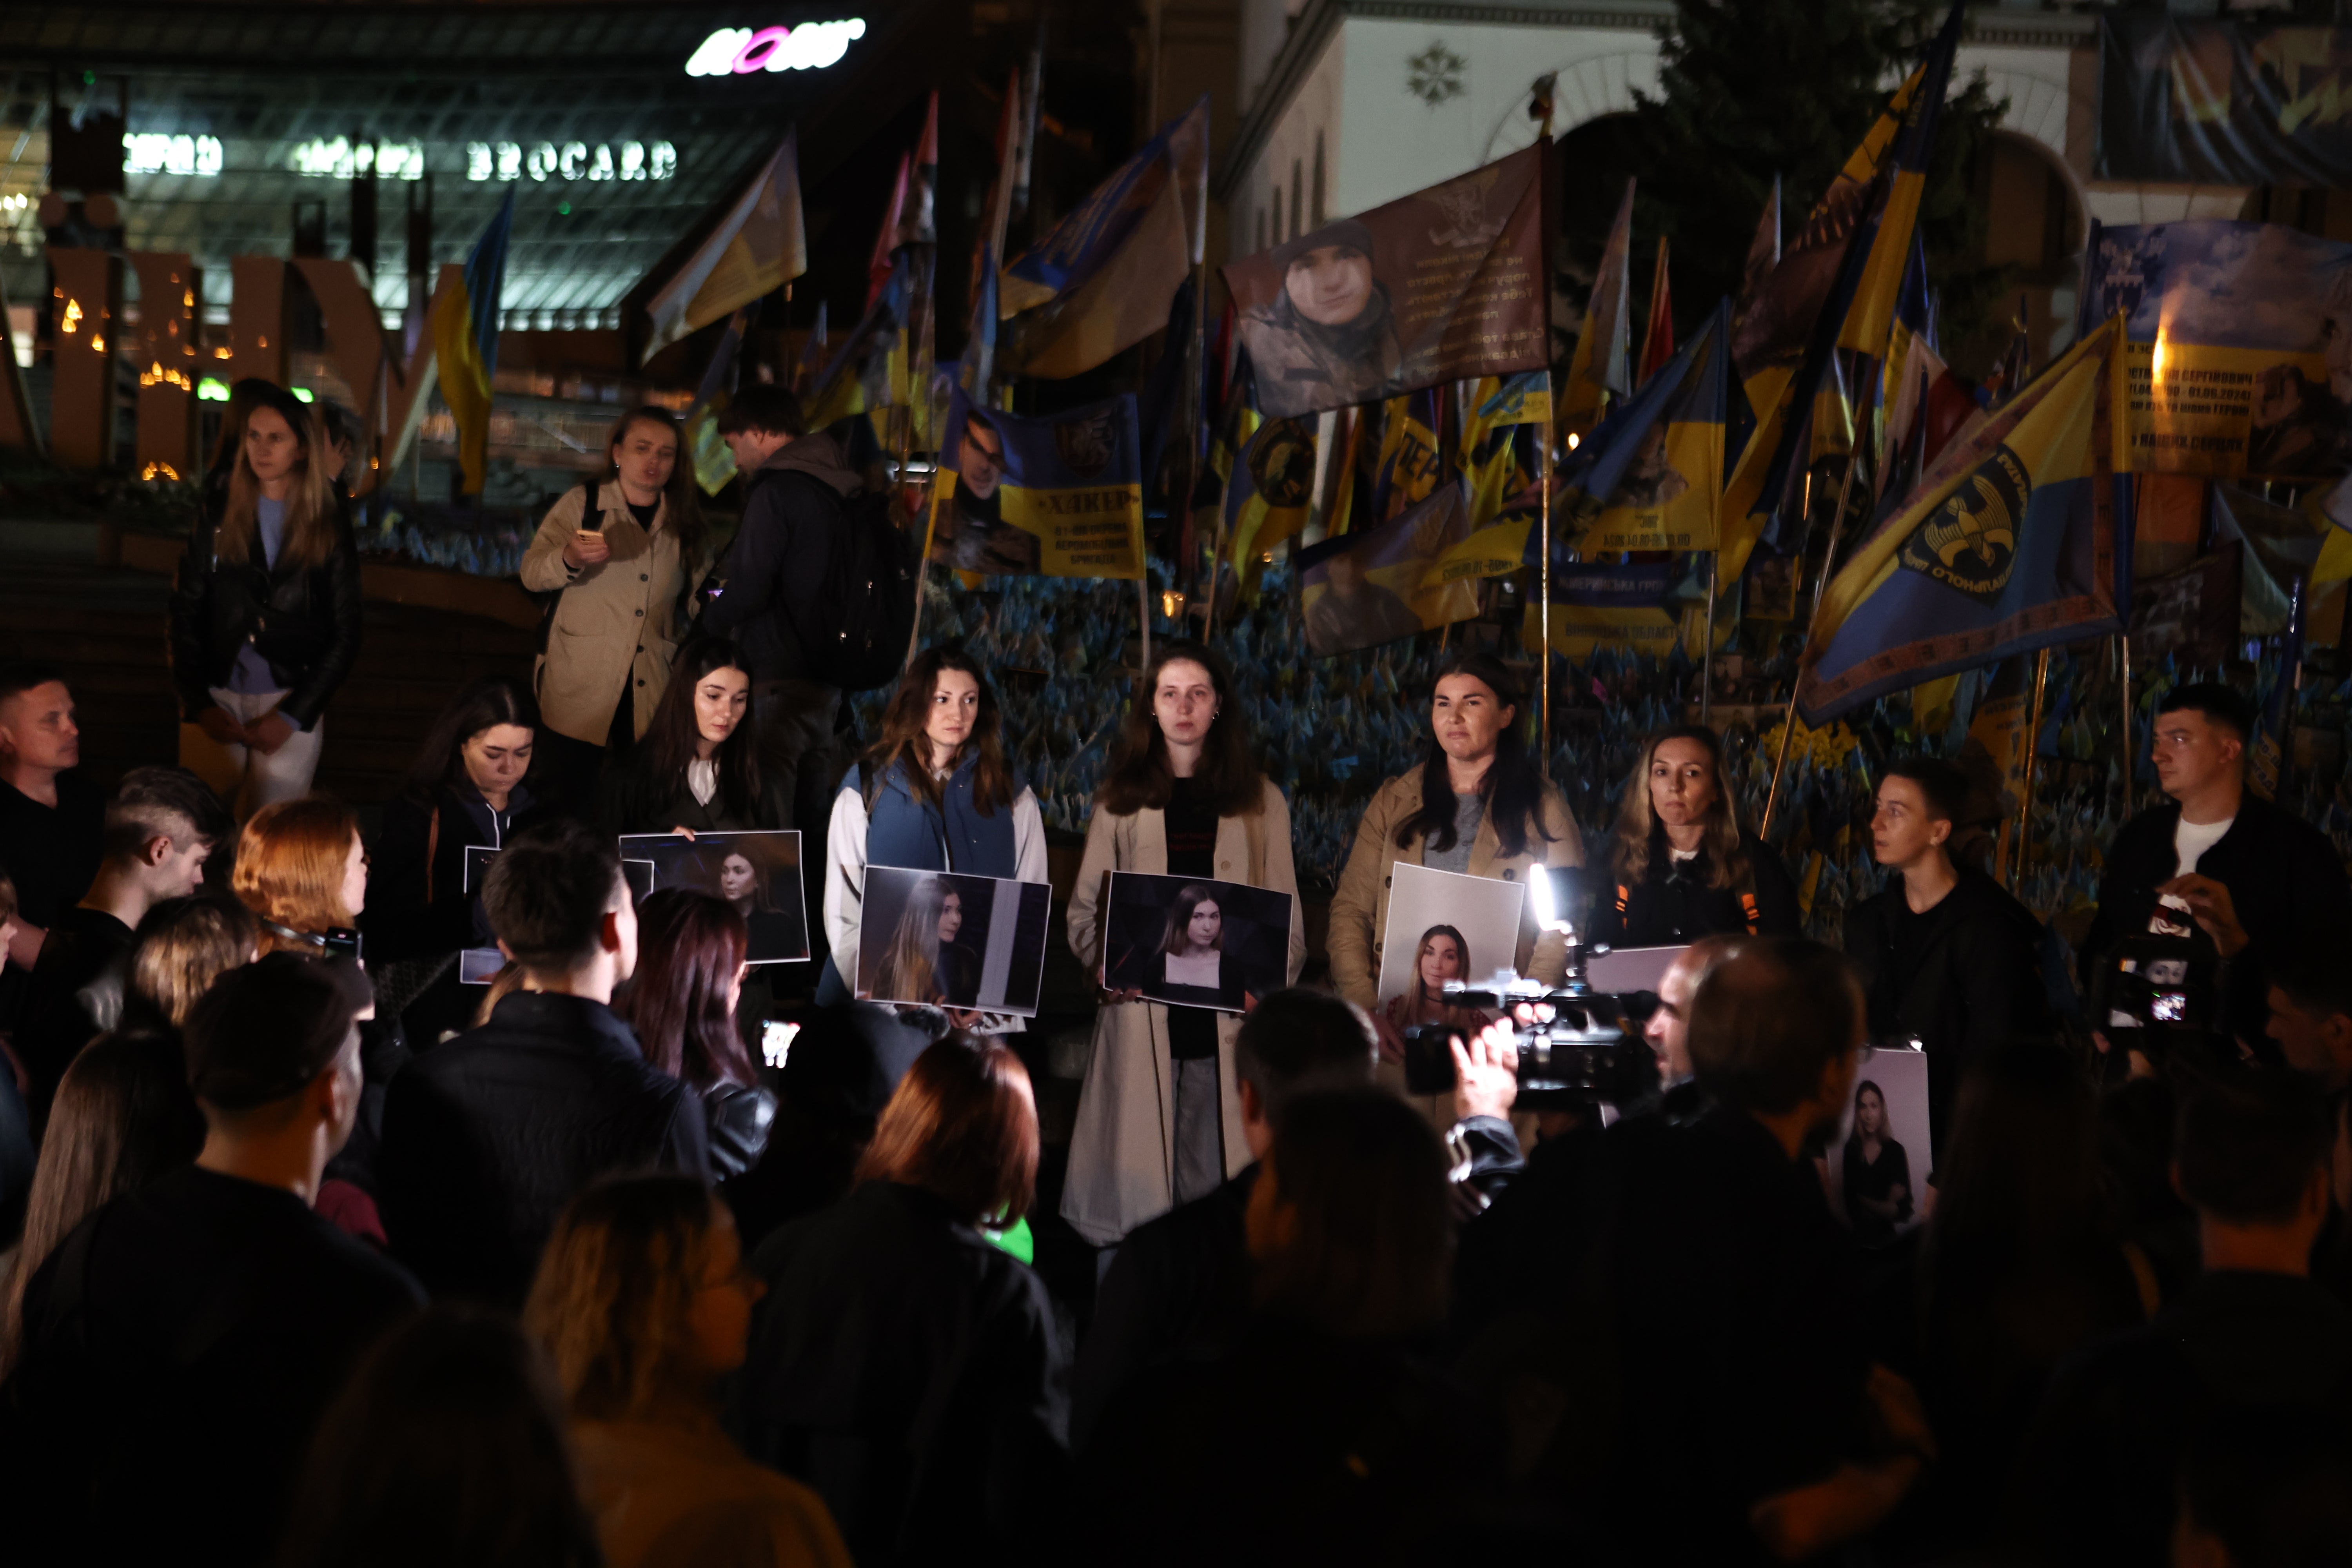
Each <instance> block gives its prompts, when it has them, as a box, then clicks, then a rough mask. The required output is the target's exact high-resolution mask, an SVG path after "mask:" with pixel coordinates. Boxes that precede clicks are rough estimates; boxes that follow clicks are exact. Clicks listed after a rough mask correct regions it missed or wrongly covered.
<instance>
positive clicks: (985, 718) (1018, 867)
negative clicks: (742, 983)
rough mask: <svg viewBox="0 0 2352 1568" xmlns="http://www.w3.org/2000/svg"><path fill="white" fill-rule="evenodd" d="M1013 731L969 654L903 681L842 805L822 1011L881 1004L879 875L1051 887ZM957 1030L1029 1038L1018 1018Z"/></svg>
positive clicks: (939, 655) (934, 652) (836, 818)
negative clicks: (871, 914)
mask: <svg viewBox="0 0 2352 1568" xmlns="http://www.w3.org/2000/svg"><path fill="white" fill-rule="evenodd" d="M868 866H898V867H903V868H907V869H908V870H915V871H962V872H967V873H969V874H971V875H972V876H976V877H1004V878H1010V879H1015V880H1018V881H1023V882H1043V881H1045V880H1046V879H1047V871H1046V868H1045V816H1044V814H1043V813H1041V812H1040V811H1039V810H1038V809H1037V797H1036V796H1035V795H1033V794H1031V793H1030V791H1029V789H1028V787H1027V786H1026V785H1024V784H1022V783H1021V782H1020V781H1019V780H1018V779H1016V778H1014V777H1013V770H1012V767H1011V766H1010V765H1009V764H1008V763H1006V762H1005V760H1004V739H1003V716H1002V715H1001V714H1000V712H999V711H998V709H997V706H996V693H995V692H994V691H992V690H991V689H989V685H988V678H987V676H986V674H985V673H984V672H983V671H982V668H981V667H980V664H979V661H978V660H976V659H974V658H972V657H971V655H970V654H968V653H966V652H964V651H963V649H962V648H961V647H952V646H950V647H929V648H925V649H924V650H923V651H922V652H921V653H919V654H918V655H916V656H915V661H914V662H913V663H912V664H910V665H908V667H907V672H906V674H904V675H902V676H900V677H899V678H898V689H897V690H896V691H894V692H892V693H891V695H890V705H889V707H887V709H885V710H883V713H882V725H881V734H880V736H879V737H878V738H877V740H876V741H875V742H874V744H873V745H872V746H871V747H870V748H868V749H867V751H866V755H865V756H864V757H863V758H862V759H860V761H859V763H858V764H857V766H856V767H855V768H853V769H851V770H850V772H849V775H848V776H847V777H846V778H845V779H843V780H842V781H841V793H840V794H839V795H835V797H834V802H833V820H832V824H831V826H830V828H829V830H828V832H827V834H826V837H825V868H824V937H825V967H824V975H823V976H822V977H821V978H820V979H819V981H818V983H817V994H816V999H817V1000H818V1001H819V1002H820V1003H824V1004H826V1005H833V1004H836V1003H841V1002H846V1001H848V1000H849V999H850V995H851V993H852V991H853V990H856V991H860V992H868V993H873V994H877V995H878V994H880V993H879V992H878V991H877V990H876V988H875V986H873V985H872V984H864V983H861V982H860V979H859V976H858V973H857V934H858V931H859V929H860V926H861V923H862V922H863V921H864V919H865V912H866V868H867V867H868ZM942 994H946V993H942ZM958 1021H959V1022H960V1023H961V1024H963V1025H964V1026H968V1027H979V1028H982V1029H984V1030H986V1031H987V1032H988V1033H991V1034H1004V1033H1009V1032H1012V1031H1014V1030H1018V1029H1020V1028H1022V1027H1023V1024H1022V1021H1021V1020H1020V1019H1018V1018H1013V1017H1009V1016H1007V1017H1002V1018H1000V1017H996V1016H989V1017H986V1018H982V1017H981V1016H978V1015H972V1016H964V1017H961V1018H960V1019H959V1020H958Z"/></svg>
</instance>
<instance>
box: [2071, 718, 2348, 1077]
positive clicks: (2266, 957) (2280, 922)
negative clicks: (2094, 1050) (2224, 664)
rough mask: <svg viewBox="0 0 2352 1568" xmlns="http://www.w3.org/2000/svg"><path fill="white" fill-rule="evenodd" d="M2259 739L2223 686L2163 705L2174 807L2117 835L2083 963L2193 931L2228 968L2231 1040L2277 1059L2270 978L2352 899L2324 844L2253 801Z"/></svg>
mask: <svg viewBox="0 0 2352 1568" xmlns="http://www.w3.org/2000/svg"><path fill="white" fill-rule="evenodd" d="M2253 727H2254V726H2253V711H2252V707H2251V706H2250V705H2249V704H2248V703H2247V701H2246V700H2245V699H2244V698H2242V697H2241V696H2239V695H2238V693H2237V692H2235V691H2233V690H2231V689H2230V688H2228V687H2226V686H2221V685H2218V684H2215V683H2212V682H2202V681H2200V682H2197V683H2193V684H2190V685H2187V686H2179V687H2175V688H2174V689H2172V690H2171V691H2170V692H2169V693H2168V694H2167V695H2166V696H2165V698H2164V700H2162V701H2161V702H2159V703H2158V705H2157V716H2156V742H2155V762H2156V776H2157V780H2158V784H2160V785H2161V786H2162V788H2163V790H2164V793H2165V794H2166V795H2168V796H2169V797H2170V799H2168V801H2166V802H2165V804H2163V805H2158V806H2153V807H2151V808H2149V809H2148V810H2147V811H2143V812H2141V813H2140V814H2139V815H2138V816H2135V817H2133V818H2132V819H2131V820H2130V821H2129V822H2127V823H2126V824H2125V825H2124V827H2123V831H2121V832H2120V833H2118V834H2116V841H2115V844H2114V846H2113V847H2111V848H2110V849H2109V850H2108V851H2107V858H2106V865H2105V870H2104V872H2103V873H2102V875H2101V878H2100V882H2099V907H2098V912H2097V914H2096V916H2095V918H2094V919H2093V921H2092V922H2091V929H2090V932H2089V934H2088V936H2087V937H2085V939H2084V944H2083V953H2084V957H2085V958H2086V959H2098V958H2102V957H2104V956H2105V954H2107V953H2108V952H2111V951H2112V950H2113V949H2114V948H2115V947H2116V944H2117V943H2119V942H2123V941H2124V940H2125V939H2126V938H2129V937H2137V936H2142V935H2146V934H2147V933H2149V932H2151V931H2153V932H2155V933H2156V934H2158V935H2171V934H2187V932H2188V931H2189V929H2190V928H2192V927H2193V929H2195V930H2196V931H2201V932H2202V933H2203V936H2204V938H2205V939H2206V940H2209V941H2210V942H2212V944H2213V947H2214V950H2215V951H2216V952H2218V953H2219V954H2220V955H2221V958H2222V959H2223V960H2224V961H2226V967H2225V969H2224V971H2223V975H2222V980H2221V986H2222V996H2221V1010H2222V1011H2221V1023H2222V1025H2223V1026H2224V1028H2225V1029H2226V1030H2227V1031H2228V1032H2229V1033H2230V1034H2231V1035H2233V1036H2235V1037H2237V1038H2238V1040H2239V1041H2240V1042H2242V1044H2243V1045H2245V1046H2246V1047H2250V1048H2252V1049H2253V1050H2255V1051H2257V1052H2261V1053H2263V1054H2265V1055H2267V1054H2268V1047H2266V1046H2265V1045H2263V1043H2261V1042H2262V1040H2263V1022H2264V1016H2265V1012H2266V1009H2265V1007H2264V1005H2263V1003H2264V1001H2265V999H2266V991H2267V986H2266V983H2265V981H2264V979H2263V975H2264V973H2265V969H2266V966H2267V965H2268V964H2269V963H2271V961H2272V958H2273V955H2274V954H2283V953H2284V952H2285V950H2286V949H2287V947H2288V946H2290V945H2291V944H2292V943H2293V942H2295V941H2296V940H2297V939H2299V938H2300V937H2301V936H2303V935H2304V934H2305V933H2307V932H2310V931H2315V930H2317V929H2318V928H2320V927H2321V926H2322V925H2323V924H2324V923H2333V922H2338V921H2343V920H2345V919H2346V918H2347V915H2352V889H2347V883H2346V880H2345V875H2344V866H2343V862H2342V860H2341V859H2340V858H2338V857H2337V855H2336V847H2335V846H2334V845H2332V844H2330V843H2329V842H2328V841H2327V839H2326V837H2325V836H2323V835H2322V834H2321V833H2320V832H2319V831H2318V830H2317V829H2316V828H2314V827H2313V826H2310V825H2309V824H2308V823H2305V822H2303V821H2302V820H2300V819H2298V818H2297V817H2295V816H2293V815H2291V814H2290V813H2288V812H2287V811H2285V810H2284V809H2282V808H2280V807H2278V806H2276V805H2272V804H2271V803H2269V802H2268V801H2265V800H2263V799H2261V798H2260V797H2258V796H2256V795H2253V794H2252V793H2251V792H2250V791H2248V790H2247V788H2246V779H2245V763H2246V749H2247V747H2248V745H2249V744H2250V743H2251V742H2252V737H2253ZM2166 900H2169V902H2166ZM2100 1044H2101V1048H2102V1049H2104V1048H2105V1039H2104V1038H2103V1039H2102V1040H2101V1042H2100Z"/></svg>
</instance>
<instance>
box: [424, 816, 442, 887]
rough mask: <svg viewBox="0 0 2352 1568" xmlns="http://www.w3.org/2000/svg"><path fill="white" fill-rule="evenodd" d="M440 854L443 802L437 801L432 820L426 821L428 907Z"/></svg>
mask: <svg viewBox="0 0 2352 1568" xmlns="http://www.w3.org/2000/svg"><path fill="white" fill-rule="evenodd" d="M440 854H441V804H440V802H438V801H436V802H435V803H434V805H433V817H432V820H431V821H430V822H428V823H426V824H425V907H426V908H428V909H430V908H431V907H432V904H433V862H434V861H435V860H436V858H439V856H440Z"/></svg>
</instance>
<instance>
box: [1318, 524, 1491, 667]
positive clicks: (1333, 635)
mask: <svg viewBox="0 0 2352 1568" xmlns="http://www.w3.org/2000/svg"><path fill="white" fill-rule="evenodd" d="M1469 531H1470V522H1469V516H1468V513H1467V512H1466V511H1465V500H1464V499H1463V494H1462V486H1461V484H1460V483H1459V482H1458V481H1456V482H1453V483H1448V484H1443V485H1440V486H1439V487H1438V488H1437V489H1436V490H1435V491H1433V493H1432V494H1431V495H1430V496H1429V498H1428V499H1427V500H1423V501H1422V502H1420V503H1419V504H1418V505H1415V506H1412V507H1410V508H1408V509H1406V510H1403V511H1401V512H1399V513H1398V514H1397V515H1396V516H1395V517H1393V518H1391V519H1390V520H1389V521H1386V522H1384V523H1381V525H1380V526H1379V527H1377V528H1370V529H1364V530H1361V531H1358V532H1354V533H1343V534H1341V535H1339V537H1338V538H1336V539H1327V540H1325V541H1323V542H1321V543H1319V544H1314V545H1310V546H1308V547H1307V549H1305V550H1302V551H1300V552H1298V575H1299V587H1300V594H1301V603H1302V604H1303V605H1304V606H1305V615H1306V617H1307V647H1309V648H1310V649H1312V650H1313V651H1314V652H1315V653H1317V654H1318V655H1326V656H1328V655H1330V654H1335V653H1349V652H1352V651H1353V650H1355V649H1357V648H1361V647H1374V646H1376V645H1378V644H1381V643H1384V642H1394V641H1395V640H1396V639H1397V638H1399V637H1412V636H1413V635H1414V634H1416V633H1419V632H1424V631H1434V630H1436V629H1437V628H1438V627H1439V626H1447V625H1450V624H1451V623H1453V622H1454V621H1466V620H1468V619H1469V618H1470V617H1471V616H1475V615H1476V614H1477V613H1478V593H1477V588H1476V585H1475V584H1472V583H1470V582H1469V581H1467V580H1462V581H1455V582H1452V583H1436V582H1431V581H1429V580H1428V579H1429V578H1430V575H1431V570H1432V568H1433V567H1434V566H1435V565H1436V564H1437V563H1438V562H1439V561H1440V560H1442V559H1443V558H1444V555H1445V552H1447V551H1448V550H1449V549H1451V548H1453V547H1454V545H1456V544H1459V543H1460V542H1462V541H1463V539H1464V538H1465V537H1466V536H1467V535H1468V533H1469Z"/></svg>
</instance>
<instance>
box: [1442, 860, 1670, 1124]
mask: <svg viewBox="0 0 2352 1568" xmlns="http://www.w3.org/2000/svg"><path fill="white" fill-rule="evenodd" d="M1601 881H1602V879H1601V877H1600V875H1599V874H1598V873H1595V872H1591V871H1588V870H1586V869H1584V868H1581V867H1573V866H1564V867H1558V868H1549V869H1547V868H1541V867H1538V868H1536V869H1535V870H1534V871H1533V872H1531V873H1530V874H1529V877H1528V897H1529V898H1530V899H1531V900H1533V901H1534V904H1535V914H1536V924H1537V926H1538V929H1539V930H1542V931H1557V932H1559V933H1561V934H1563V935H1565V936H1566V937H1567V939H1568V953H1567V968H1566V973H1565V975H1564V977H1563V978H1562V980H1561V982H1560V984H1559V985H1558V986H1557V987H1554V986H1549V985H1545V984H1541V983H1540V982H1538V981H1534V980H1526V979H1522V978H1520V976H1519V975H1518V974H1517V973H1515V972H1514V971H1511V970H1508V969H1503V970H1497V971H1496V973H1495V974H1494V975H1493V977H1492V978H1491V979H1489V980H1488V981H1486V984H1469V983H1465V982H1463V981H1459V980H1449V981H1447V982H1446V983H1445V1000H1446V1004H1447V1005H1449V1006H1455V1007H1476V1008H1479V1009H1481V1010H1483V1011H1486V1012H1490V1013H1493V1014H1495V1015H1496V1016H1498V1017H1507V1018H1509V1019H1511V1020H1512V1021H1513V1029H1512V1034H1513V1036H1514V1037H1515V1039H1516V1040H1517V1046H1518V1053H1519V1061H1518V1082H1519V1091H1518V1099H1517V1102H1516V1105H1515V1109H1517V1110H1575V1109H1581V1108H1584V1107H1587V1106H1593V1105H1614V1106H1620V1107H1622V1106H1624V1105H1626V1104H1628V1103H1630V1102H1631V1101H1633V1100H1637V1099H1639V1098H1641V1097H1642V1096H1643V1095H1644V1094H1652V1093H1655V1092H1656V1090H1657V1087H1658V1061H1657V1057H1656V1055H1655V1054H1654V1052H1653V1051H1652V1050H1651V1049H1650V1047H1649V1043H1648V1042H1647V1041H1645V1040H1643V1038H1642V1037H1641V1032H1640V1030H1639V1029H1638V1028H1637V1027H1635V1026H1633V1022H1632V1019H1631V1016H1630V1011H1629V1007H1628V1002H1629V999H1628V998H1626V997H1622V996H1619V995H1615V994H1611V993H1607V992H1597V991H1595V990H1593V989H1592V987H1591V984H1588V983H1587V982H1586V980H1585V962H1586V960H1587V958H1588V957H1589V956H1590V955H1591V949H1590V948H1589V947H1588V946H1587V945H1586V944H1585V942H1584V941H1583V940H1582V938H1581V936H1580V931H1582V930H1583V929H1584V927H1585V925H1586V922H1587V921H1588V920H1589V919H1590V918H1591V907H1592V900H1594V898H1595V897H1597V896H1598V895H1599V893H1600V892H1601ZM1601 951H1604V952H1605V951H1607V950H1606V949H1602V950H1601ZM1461 1034H1462V1031H1461V1030H1459V1029H1457V1028H1454V1026H1451V1025H1447V1024H1416V1025H1414V1026H1412V1027H1411V1028H1409V1029H1407V1030H1405V1032H1404V1079H1405V1088H1406V1089H1407V1090H1408V1091H1410V1092H1411V1093H1413V1094H1451V1093H1452V1092H1453V1091H1454V1079H1455V1073H1454V1052H1453V1048H1452V1042H1453V1041H1454V1039H1455V1038H1457V1037H1460V1035H1461Z"/></svg>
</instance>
